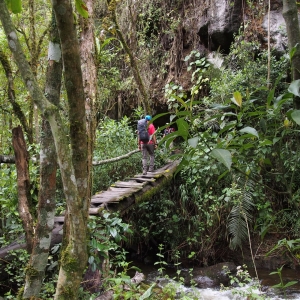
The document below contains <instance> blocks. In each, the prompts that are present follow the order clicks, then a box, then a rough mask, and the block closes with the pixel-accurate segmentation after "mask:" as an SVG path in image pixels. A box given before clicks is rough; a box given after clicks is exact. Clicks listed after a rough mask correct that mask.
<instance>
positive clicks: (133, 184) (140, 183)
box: [112, 180, 146, 188]
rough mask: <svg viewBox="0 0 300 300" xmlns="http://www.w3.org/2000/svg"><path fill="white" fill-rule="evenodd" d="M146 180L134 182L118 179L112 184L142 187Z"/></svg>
mask: <svg viewBox="0 0 300 300" xmlns="http://www.w3.org/2000/svg"><path fill="white" fill-rule="evenodd" d="M145 184H146V182H136V181H133V180H130V181H118V182H116V183H114V184H113V185H112V186H115V187H141V188H143V187H144V185H145Z"/></svg>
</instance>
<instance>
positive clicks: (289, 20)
mask: <svg viewBox="0 0 300 300" xmlns="http://www.w3.org/2000/svg"><path fill="white" fill-rule="evenodd" d="M282 2H283V10H282V15H283V17H284V20H285V24H286V31H287V36H288V43H289V50H290V51H291V50H292V49H293V48H294V47H295V50H296V51H295V53H294V54H293V56H292V58H291V63H292V78H293V80H297V79H300V44H299V42H300V29H299V21H298V10H297V4H296V1H295V0H283V1H282ZM294 107H295V108H296V109H300V97H294Z"/></svg>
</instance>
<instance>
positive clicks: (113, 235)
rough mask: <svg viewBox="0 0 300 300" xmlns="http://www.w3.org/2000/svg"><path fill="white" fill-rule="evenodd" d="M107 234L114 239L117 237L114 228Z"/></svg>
mask: <svg viewBox="0 0 300 300" xmlns="http://www.w3.org/2000/svg"><path fill="white" fill-rule="evenodd" d="M109 233H110V234H111V236H112V237H114V238H115V237H116V236H117V235H118V232H117V230H116V229H115V228H110V230H109Z"/></svg>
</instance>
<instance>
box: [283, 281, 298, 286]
mask: <svg viewBox="0 0 300 300" xmlns="http://www.w3.org/2000/svg"><path fill="white" fill-rule="evenodd" d="M296 283H298V281H289V282H288V283H287V284H285V285H284V288H287V287H289V286H291V285H294V284H296Z"/></svg>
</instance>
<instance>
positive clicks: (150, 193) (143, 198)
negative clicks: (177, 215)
mask: <svg viewBox="0 0 300 300" xmlns="http://www.w3.org/2000/svg"><path fill="white" fill-rule="evenodd" d="M171 180H172V177H171V176H170V177H164V179H163V180H162V182H161V183H160V184H159V185H158V186H156V187H153V188H151V189H149V190H148V191H146V192H145V193H144V194H143V195H141V196H137V197H136V198H135V201H136V203H140V202H144V201H147V200H150V199H151V198H152V197H153V196H154V195H156V194H157V193H159V192H160V191H161V190H162V188H163V187H166V186H167V185H169V183H170V182H171Z"/></svg>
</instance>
